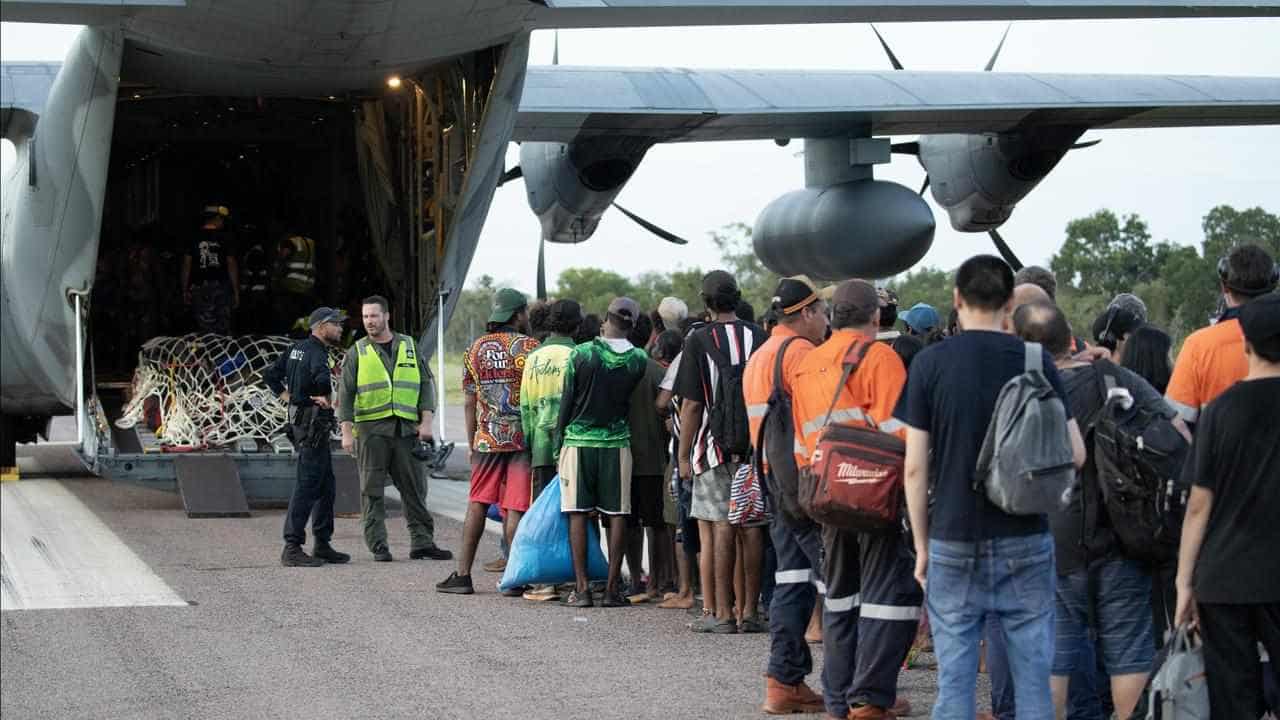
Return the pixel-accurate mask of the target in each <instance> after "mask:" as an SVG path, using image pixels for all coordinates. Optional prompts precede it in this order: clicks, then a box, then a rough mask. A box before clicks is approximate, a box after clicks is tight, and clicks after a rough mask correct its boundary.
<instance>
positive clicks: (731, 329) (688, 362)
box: [675, 320, 768, 474]
mask: <svg viewBox="0 0 1280 720" xmlns="http://www.w3.org/2000/svg"><path fill="white" fill-rule="evenodd" d="M767 339H768V336H766V335H765V332H764V330H762V329H761V328H760V327H759V326H758V325H755V324H754V323H748V322H745V321H742V320H734V321H733V322H728V323H720V322H717V323H712V324H710V325H707V326H705V327H702V328H699V329H698V330H697V331H696V332H694V333H692V334H691V335H689V338H688V339H687V340H686V341H685V344H684V351H683V353H682V357H681V360H680V370H679V372H678V374H677V376H676V385H675V393H676V394H677V395H679V396H681V397H683V398H688V399H691V400H694V401H696V402H701V403H702V422H701V425H700V426H699V428H698V431H697V434H696V435H695V436H694V440H693V448H692V451H691V453H690V457H689V463H690V465H691V466H692V470H693V472H694V474H702V473H704V472H706V471H708V470H711V469H713V468H716V467H718V466H719V465H720V464H721V463H723V462H725V461H726V460H728V459H729V458H728V457H727V456H726V453H725V452H724V450H723V449H722V448H721V447H720V444H719V442H717V441H716V438H715V437H713V436H712V434H711V428H710V426H709V420H710V418H711V407H712V406H713V405H715V404H716V403H717V402H719V401H720V398H718V397H716V386H717V384H718V380H719V372H720V364H721V363H727V366H745V365H746V364H747V360H748V359H749V358H750V357H751V355H752V354H753V353H754V352H755V351H756V350H757V349H759V348H760V346H761V345H763V344H764V343H765V341H766V340H767Z"/></svg>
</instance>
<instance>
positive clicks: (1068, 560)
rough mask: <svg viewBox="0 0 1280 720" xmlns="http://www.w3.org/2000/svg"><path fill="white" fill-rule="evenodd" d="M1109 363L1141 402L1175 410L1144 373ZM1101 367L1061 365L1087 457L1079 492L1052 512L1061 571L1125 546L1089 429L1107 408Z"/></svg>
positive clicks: (1155, 409)
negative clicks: (1108, 505) (1105, 501)
mask: <svg viewBox="0 0 1280 720" xmlns="http://www.w3.org/2000/svg"><path fill="white" fill-rule="evenodd" d="M1107 365H1109V367H1106V370H1107V371H1108V372H1110V373H1111V374H1112V375H1113V377H1115V379H1116V385H1117V386H1118V387H1122V388H1124V389H1126V390H1128V391H1129V394H1130V395H1132V396H1133V401H1134V404H1135V405H1136V406H1137V407H1141V408H1144V409H1146V410H1147V411H1149V412H1151V413H1155V414H1158V415H1163V416H1164V417H1166V418H1172V417H1173V416H1174V415H1175V414H1176V413H1174V411H1173V408H1171V407H1169V404H1168V403H1167V402H1165V400H1164V397H1163V396H1161V395H1160V393H1158V392H1156V389H1155V388H1153V387H1152V386H1151V383H1149V382H1147V381H1146V380H1144V379H1143V378H1142V376H1141V375H1138V374H1137V373H1135V372H1133V371H1131V370H1128V369H1126V368H1122V367H1117V366H1115V365H1111V364H1110V363H1107ZM1102 367H1104V366H1102V365H1096V366H1095V365H1086V366H1083V367H1078V368H1067V369H1066V370H1061V371H1060V372H1061V374H1062V384H1063V386H1064V387H1065V388H1066V390H1067V407H1068V408H1069V409H1070V410H1071V415H1072V417H1074V418H1076V420H1077V421H1078V422H1079V423H1080V433H1081V434H1082V435H1084V447H1085V450H1086V451H1087V452H1088V459H1087V460H1085V463H1084V467H1083V468H1082V469H1081V471H1080V492H1079V493H1077V494H1076V496H1075V497H1074V498H1073V499H1072V501H1071V504H1070V505H1069V506H1068V507H1067V509H1065V510H1063V511H1062V512H1058V513H1053V514H1051V515H1050V516H1049V527H1050V529H1051V530H1052V531H1053V545H1054V549H1055V550H1056V552H1057V569H1058V574H1059V575H1066V574H1068V573H1072V572H1076V571H1077V570H1083V569H1084V567H1085V565H1086V561H1087V560H1096V559H1099V558H1105V557H1109V556H1112V555H1115V554H1116V553H1118V552H1119V551H1120V546H1119V544H1118V542H1117V540H1116V536H1115V533H1114V532H1113V531H1112V530H1111V520H1110V518H1109V517H1108V516H1107V511H1106V510H1105V509H1104V508H1103V507H1102V491H1101V489H1100V488H1099V487H1098V473H1097V469H1096V467H1095V466H1094V460H1093V436H1092V435H1091V434H1090V432H1089V430H1090V428H1089V425H1090V424H1091V423H1093V422H1094V421H1096V419H1097V415H1098V413H1099V412H1100V411H1101V410H1102V399H1103V396H1104V392H1103V390H1102V388H1103V385H1102V375H1101V374H1100V373H1099V372H1098V369H1100V368H1102ZM1086 550H1087V557H1086Z"/></svg>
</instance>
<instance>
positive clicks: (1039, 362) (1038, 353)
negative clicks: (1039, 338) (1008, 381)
mask: <svg viewBox="0 0 1280 720" xmlns="http://www.w3.org/2000/svg"><path fill="white" fill-rule="evenodd" d="M1025 349H1026V360H1024V361H1023V367H1022V370H1023V372H1044V348H1043V347H1042V346H1041V345H1040V343H1033V342H1029V343H1025Z"/></svg>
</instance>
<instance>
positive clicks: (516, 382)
mask: <svg viewBox="0 0 1280 720" xmlns="http://www.w3.org/2000/svg"><path fill="white" fill-rule="evenodd" d="M537 347H538V341H537V340H534V339H533V338H531V337H529V336H528V335H523V334H521V333H518V332H516V331H514V330H511V329H510V328H503V329H502V330H500V331H499V332H494V333H489V334H488V335H483V336H481V337H480V338H479V339H477V340H476V341H475V342H474V343H471V347H470V348H468V349H467V353H466V355H465V356H463V359H462V391H463V392H464V393H466V394H467V395H474V396H475V398H476V436H475V438H474V439H473V443H472V445H473V447H475V449H476V451H477V452H482V453H498V452H518V451H521V450H525V449H526V448H527V447H528V445H526V444H525V440H524V429H523V427H522V426H521V421H520V379H521V376H522V374H523V373H524V366H525V361H526V359H527V358H528V356H529V353H531V352H533V350H534V349H535V348H537Z"/></svg>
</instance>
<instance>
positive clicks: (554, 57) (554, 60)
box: [551, 30, 560, 65]
mask: <svg viewBox="0 0 1280 720" xmlns="http://www.w3.org/2000/svg"><path fill="white" fill-rule="evenodd" d="M554 42H555V44H554V45H552V46H551V64H552V65H559V64H560V31H559V30H557V31H556V34H555V40H554Z"/></svg>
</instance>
